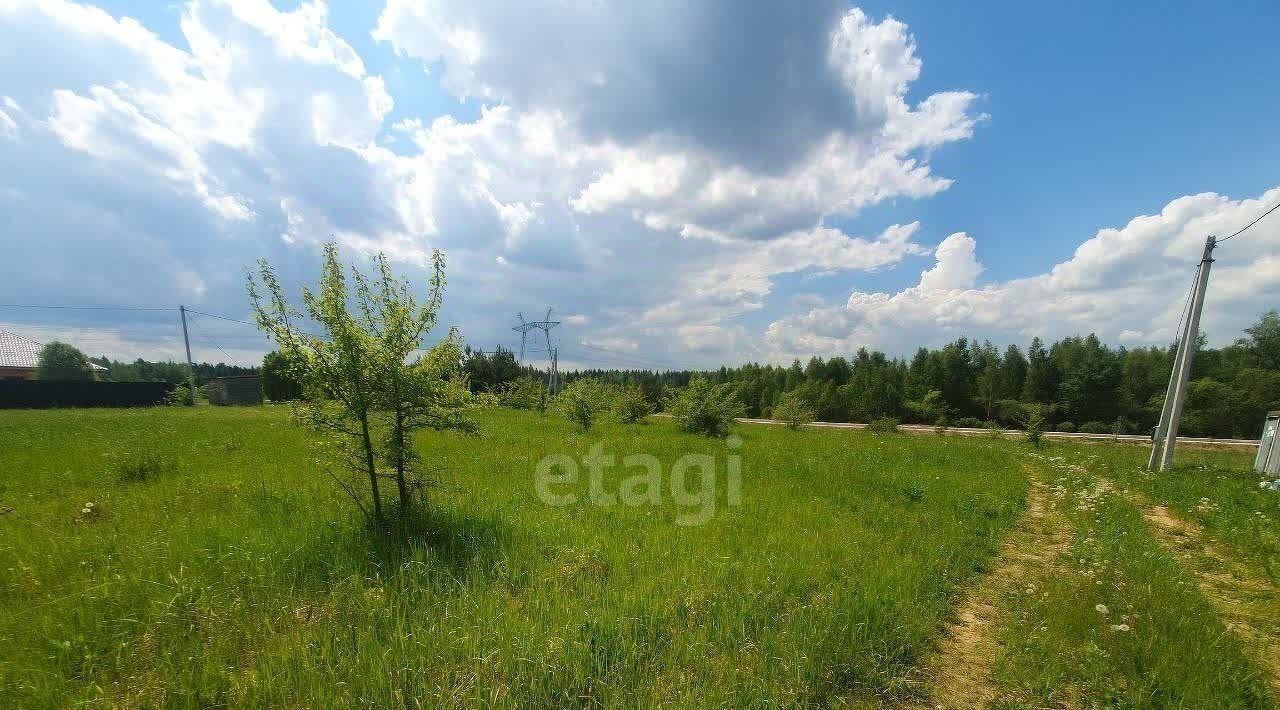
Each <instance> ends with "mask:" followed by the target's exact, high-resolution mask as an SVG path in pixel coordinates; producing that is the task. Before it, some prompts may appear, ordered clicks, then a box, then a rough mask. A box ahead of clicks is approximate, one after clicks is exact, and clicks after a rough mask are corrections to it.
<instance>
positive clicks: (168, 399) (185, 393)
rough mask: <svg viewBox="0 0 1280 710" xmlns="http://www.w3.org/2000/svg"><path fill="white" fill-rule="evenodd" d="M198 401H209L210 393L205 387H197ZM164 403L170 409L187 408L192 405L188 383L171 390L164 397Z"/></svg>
mask: <svg viewBox="0 0 1280 710" xmlns="http://www.w3.org/2000/svg"><path fill="white" fill-rule="evenodd" d="M196 401H197V402H208V401H209V391H208V390H207V389H206V388H205V385H200V386H199V387H196ZM164 403H165V404H167V405H169V406H170V407H185V406H188V405H190V404H191V403H192V402H191V388H190V387H188V386H187V385H186V383H183V384H180V385H175V386H174V388H173V389H171V390H169V394H166V395H165V396H164Z"/></svg>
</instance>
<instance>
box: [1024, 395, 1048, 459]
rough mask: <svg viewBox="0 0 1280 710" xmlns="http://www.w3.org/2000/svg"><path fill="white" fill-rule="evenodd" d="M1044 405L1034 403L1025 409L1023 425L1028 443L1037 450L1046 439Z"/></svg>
mask: <svg viewBox="0 0 1280 710" xmlns="http://www.w3.org/2000/svg"><path fill="white" fill-rule="evenodd" d="M1044 409H1045V408H1044V405H1042V404H1039V403H1036V402H1033V403H1031V404H1027V405H1025V406H1024V407H1023V410H1022V415H1021V422H1020V423H1021V425H1022V431H1023V434H1024V435H1025V436H1026V438H1027V442H1028V443H1030V444H1031V445H1032V446H1034V447H1036V448H1037V449H1038V448H1040V444H1041V441H1042V439H1043V437H1044V422H1045V411H1044Z"/></svg>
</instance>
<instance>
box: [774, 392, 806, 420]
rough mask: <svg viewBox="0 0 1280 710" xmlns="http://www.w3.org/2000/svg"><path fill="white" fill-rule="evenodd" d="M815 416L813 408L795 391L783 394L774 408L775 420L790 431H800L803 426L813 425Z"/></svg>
mask: <svg viewBox="0 0 1280 710" xmlns="http://www.w3.org/2000/svg"><path fill="white" fill-rule="evenodd" d="M815 416H816V415H815V414H814V411H813V407H812V406H811V405H810V404H809V403H808V402H807V401H805V399H804V397H802V396H800V393H799V392H796V391H795V390H792V391H790V392H784V393H782V396H781V397H779V398H778V403H777V404H776V405H774V407H773V418H774V419H776V420H778V421H780V422H782V423H783V424H786V425H787V428H789V429H799V428H800V426H801V425H802V424H809V423H811V422H812V421H813V419H814V417H815Z"/></svg>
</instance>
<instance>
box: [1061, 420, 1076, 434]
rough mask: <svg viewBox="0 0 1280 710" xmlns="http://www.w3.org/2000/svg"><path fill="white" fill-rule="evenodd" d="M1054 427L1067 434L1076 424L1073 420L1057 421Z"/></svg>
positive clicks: (1073, 431)
mask: <svg viewBox="0 0 1280 710" xmlns="http://www.w3.org/2000/svg"><path fill="white" fill-rule="evenodd" d="M1056 429H1057V430H1058V431H1061V432H1065V433H1067V434H1073V433H1075V430H1076V424H1075V422H1059V423H1058V426H1057V427H1056Z"/></svg>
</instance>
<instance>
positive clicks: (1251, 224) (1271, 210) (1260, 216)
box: [1218, 202, 1280, 244]
mask: <svg viewBox="0 0 1280 710" xmlns="http://www.w3.org/2000/svg"><path fill="white" fill-rule="evenodd" d="M1277 208H1280V202H1277V203H1275V204H1274V205H1272V206H1271V209H1269V210H1267V211H1266V212H1263V213H1262V214H1260V215H1258V218H1257V219H1255V220H1253V221H1252V222H1250V223H1248V224H1246V225H1245V226H1243V227H1241V228H1240V229H1238V230H1236V231H1235V233H1233V234H1232V235H1231V237H1234V236H1236V235H1238V234H1240V233H1241V232H1243V231H1245V230H1246V229H1248V228H1250V227H1252V226H1253V225H1255V224H1257V223H1258V222H1261V221H1262V218H1263V217H1266V216H1267V215H1269V214H1271V213H1272V212H1275V211H1276V209H1277ZM1231 237H1226V238H1225V239H1219V240H1218V243H1219V244H1221V243H1223V242H1225V241H1227V239H1230V238H1231Z"/></svg>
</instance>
